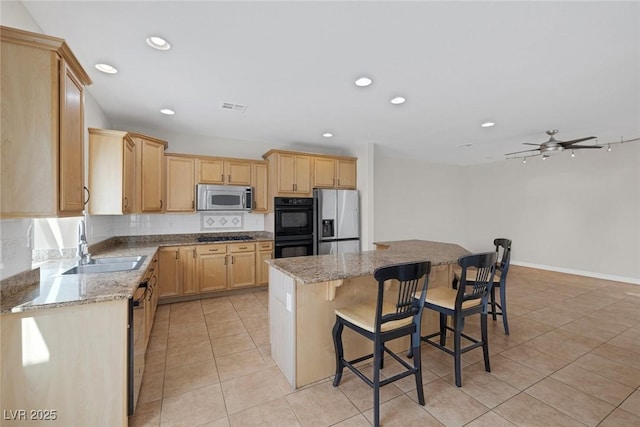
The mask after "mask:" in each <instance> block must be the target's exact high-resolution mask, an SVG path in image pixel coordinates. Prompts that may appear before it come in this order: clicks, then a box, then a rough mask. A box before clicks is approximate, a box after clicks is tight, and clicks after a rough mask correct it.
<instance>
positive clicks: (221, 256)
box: [197, 251, 227, 292]
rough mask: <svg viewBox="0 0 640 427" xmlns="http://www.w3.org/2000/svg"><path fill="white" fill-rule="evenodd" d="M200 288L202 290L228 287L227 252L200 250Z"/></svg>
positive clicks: (198, 260)
mask: <svg viewBox="0 0 640 427" xmlns="http://www.w3.org/2000/svg"><path fill="white" fill-rule="evenodd" d="M197 262H198V288H199V289H200V292H210V291H219V290H223V289H226V288H227V254H226V253H225V251H223V252H222V253H215V252H212V253H202V252H200V251H199V252H198V258H197Z"/></svg>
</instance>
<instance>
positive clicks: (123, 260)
mask: <svg viewBox="0 0 640 427" xmlns="http://www.w3.org/2000/svg"><path fill="white" fill-rule="evenodd" d="M146 258H147V257H146V256H131V257H112V258H94V259H92V260H91V263H90V264H83V265H76V266H75V267H72V268H70V269H69V270H67V271H65V272H64V273H62V274H93V273H113V272H116V271H132V270H137V269H139V268H140V266H141V265H142V263H143V262H144V260H145V259H146Z"/></svg>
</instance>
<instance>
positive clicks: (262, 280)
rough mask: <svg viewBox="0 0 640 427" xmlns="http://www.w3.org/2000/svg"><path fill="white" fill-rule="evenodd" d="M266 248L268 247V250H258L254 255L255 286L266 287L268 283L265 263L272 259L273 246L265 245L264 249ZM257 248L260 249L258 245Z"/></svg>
mask: <svg viewBox="0 0 640 427" xmlns="http://www.w3.org/2000/svg"><path fill="white" fill-rule="evenodd" d="M266 246H269V248H268V249H266V250H264V249H260V251H258V252H257V253H256V285H266V284H267V283H269V265H268V264H267V263H266V262H265V261H266V260H268V259H272V258H273V252H272V247H273V246H272V244H271V243H269V244H268V245H265V247H266ZM258 247H259V248H260V247H261V245H260V244H259V245H258Z"/></svg>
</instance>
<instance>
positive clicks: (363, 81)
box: [356, 77, 373, 87]
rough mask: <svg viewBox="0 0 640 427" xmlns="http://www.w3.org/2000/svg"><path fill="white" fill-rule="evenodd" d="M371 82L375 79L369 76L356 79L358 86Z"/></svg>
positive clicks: (367, 84)
mask: <svg viewBox="0 0 640 427" xmlns="http://www.w3.org/2000/svg"><path fill="white" fill-rule="evenodd" d="M371 83H373V80H371V79H370V78H369V77H360V78H359V79H358V80H356V86H360V87H366V86H369V85H370V84H371Z"/></svg>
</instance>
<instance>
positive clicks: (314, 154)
mask: <svg viewBox="0 0 640 427" xmlns="http://www.w3.org/2000/svg"><path fill="white" fill-rule="evenodd" d="M272 154H290V155H294V156H310V157H322V158H326V159H344V160H357V159H358V158H357V157H350V156H338V155H335V154H319V153H305V152H302V151H289V150H278V149H272V150H269V151H267V152H266V153H264V154H263V155H262V158H263V159H266V158H267V157H269V156H271V155H272Z"/></svg>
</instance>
